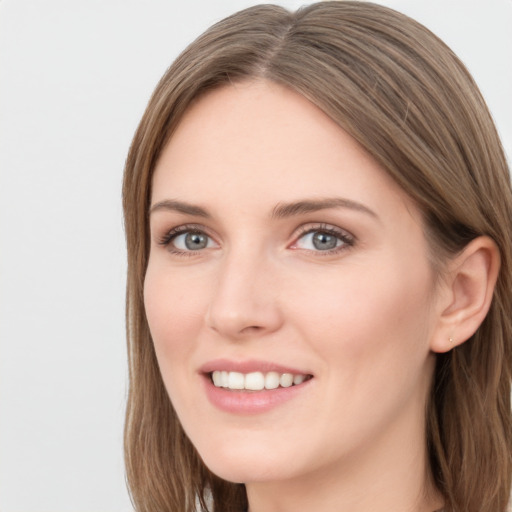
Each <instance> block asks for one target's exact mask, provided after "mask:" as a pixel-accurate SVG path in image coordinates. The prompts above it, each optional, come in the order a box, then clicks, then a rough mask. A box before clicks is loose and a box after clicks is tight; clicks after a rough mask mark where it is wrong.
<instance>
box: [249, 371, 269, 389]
mask: <svg viewBox="0 0 512 512" xmlns="http://www.w3.org/2000/svg"><path fill="white" fill-rule="evenodd" d="M264 387H265V377H264V376H263V373H261V372H252V373H248V374H247V375H246V376H245V389H251V390H252V391H261V390H262V389H263V388H264Z"/></svg>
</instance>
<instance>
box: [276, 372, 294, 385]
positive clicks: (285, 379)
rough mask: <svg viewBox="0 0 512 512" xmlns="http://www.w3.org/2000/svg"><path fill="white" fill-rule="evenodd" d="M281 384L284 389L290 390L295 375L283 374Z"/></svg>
mask: <svg viewBox="0 0 512 512" xmlns="http://www.w3.org/2000/svg"><path fill="white" fill-rule="evenodd" d="M279 383H280V384H281V387H283V388H289V387H290V386H291V385H292V384H293V375H292V374H291V373H283V375H281V378H280V379H279Z"/></svg>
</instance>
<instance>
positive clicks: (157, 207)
mask: <svg viewBox="0 0 512 512" xmlns="http://www.w3.org/2000/svg"><path fill="white" fill-rule="evenodd" d="M331 208H348V209H350V210H355V211H358V212H362V213H365V214H367V215H370V216H371V217H374V218H376V219H378V215H377V214H376V213H375V212H374V211H373V210H371V209H370V208H368V207H367V206H365V205H363V204H361V203H358V202H357V201H352V200H351V199H345V198H342V197H328V198H324V199H304V200H301V201H294V202H291V203H279V204H277V205H276V206H275V207H274V208H273V210H272V213H271V215H270V217H271V218H272V219H284V218H287V217H293V216H296V215H304V214H306V213H311V212H317V211H321V210H328V209H331ZM162 210H167V211H175V212H179V213H183V214H185V215H193V216H195V217H203V218H206V219H210V218H211V215H210V214H209V213H208V211H207V210H205V209H204V208H202V207H201V206H197V205H194V204H190V203H185V202H182V201H176V200H175V199H164V200H163V201H159V202H158V203H155V204H154V205H152V206H151V208H150V210H149V214H150V215H151V214H152V213H154V212H156V211H162Z"/></svg>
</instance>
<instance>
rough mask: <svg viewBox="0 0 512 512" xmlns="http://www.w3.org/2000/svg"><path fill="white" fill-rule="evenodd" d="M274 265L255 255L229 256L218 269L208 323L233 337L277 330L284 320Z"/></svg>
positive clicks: (262, 334)
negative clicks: (273, 269) (279, 302)
mask: <svg viewBox="0 0 512 512" xmlns="http://www.w3.org/2000/svg"><path fill="white" fill-rule="evenodd" d="M271 267H272V265H271V264H270V263H269V262H268V261H266V260H265V259H264V258H263V257H256V256H255V255H254V254H252V255H249V254H247V253H245V254H243V253H242V254H235V253H232V254H230V255H229V256H227V257H226V259H225V260H224V261H222V263H221V264H220V268H218V276H217V280H216V281H215V289H214V290H213V291H212V296H211V300H210V303H209V307H208V309H207V313H206V325H207V327H208V328H210V329H212V330H213V331H215V332H216V333H218V334H219V335H221V336H223V337H225V338H229V339H232V340H237V339H243V338H248V337H258V336H264V335H266V334H270V333H272V332H275V331H276V330H278V329H279V328H280V327H281V325H282V322H283V318H282V314H281V309H280V307H279V304H278V288H279V286H278V280H276V279H275V277H276V276H275V272H273V271H272V269H271Z"/></svg>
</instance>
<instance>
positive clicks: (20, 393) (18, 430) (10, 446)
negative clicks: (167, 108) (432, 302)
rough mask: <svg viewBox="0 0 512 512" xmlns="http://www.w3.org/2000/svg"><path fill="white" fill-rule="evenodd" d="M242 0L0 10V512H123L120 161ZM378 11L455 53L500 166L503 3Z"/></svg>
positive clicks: (509, 58)
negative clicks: (167, 85)
mask: <svg viewBox="0 0 512 512" xmlns="http://www.w3.org/2000/svg"><path fill="white" fill-rule="evenodd" d="M254 3H256V2H252V1H248V0H243V1H242V0H240V1H237V0H215V1H212V0H195V1H191V0H183V1H180V2H177V1H174V0H167V1H164V0H145V1H144V0H87V1H78V0H46V1H43V0H0V230H1V231H0V234H1V240H0V244H1V245H0V264H1V267H0V315H1V316H0V343H1V344H0V511H1V512H82V511H83V512H103V511H110V512H115V511H127V512H128V511H130V510H131V505H130V501H129V498H128V494H127V492H126V489H125V483H124V470H123V461H122V423H123V409H124V400H125V393H126V356H125V345H124V276H125V268H126V264H125V255H124V238H123V237H124V235H123V231H122V219H121V192H120V190H121V178H122V169H123V163H124V159H125V156H126V152H127V149H128V146H129V143H130V140H131V137H132V135H133V132H134V130H135V128H136V125H137V122H138V120H139V118H140V116H141V115H142V112H143V110H144V107H145V104H146V102H147V100H148V98H149V95H150V93H151V91H152V89H153V87H154V86H155V84H156V82H157V80H158V79H159V78H160V76H161V75H162V74H163V72H164V71H165V69H166V68H167V67H168V65H169V64H170V63H171V61H172V60H173V59H174V58H175V57H176V56H177V54H178V52H179V51H181V50H182V49H183V48H184V47H185V45H186V44H187V43H189V42H190V41H191V40H192V39H193V38H194V37H195V36H197V35H199V34H200V33H201V32H202V31H203V30H204V29H206V28H207V27H208V26H209V25H210V24H212V23H213V22H215V21H217V20H219V19H221V18H222V17H224V16H226V15H228V14H230V13H232V12H234V11H236V10H238V9H241V8H243V7H246V6H249V5H252V4H254ZM280 3H281V4H282V5H285V6H287V7H290V8H296V7H298V6H299V5H301V4H302V3H304V2H303V1H300V0H298V1H293V0H290V1H282V2H280ZM380 3H383V4H386V5H389V6H391V7H394V8H396V9H398V10H402V11H403V12H405V13H406V14H409V15H411V16H412V17H414V18H416V19H418V20H419V21H421V22H422V23H424V24H425V25H427V26H428V27H429V28H431V29H432V30H433V31H434V32H436V33H437V34H438V35H439V36H441V38H443V39H444V40H445V41H446V42H447V43H448V44H449V45H450V46H451V47H452V48H453V49H454V50H455V51H456V53H458V54H459V56H460V57H461V58H462V60H463V61H464V62H465V63H466V64H467V66H468V67H469V69H470V71H471V72H472V73H473V74H474V76H475V78H476V80H477V82H478V83H479V85H480V87H481V89H482V91H483V93H484V96H485V97H486V99H487V101H488V103H489V106H490V108H491V111H492V113H493V115H494V117H495V120H496V122H497V125H498V129H499V131H500V133H501V135H502V138H503V141H504V144H505V147H506V150H507V153H508V156H509V162H510V157H511V156H512V30H511V27H512V0H487V1H486V2H485V3H484V2H482V1H481V0H456V1H453V0H428V1H427V0H401V1H400V0H389V1H382V2H380Z"/></svg>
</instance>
